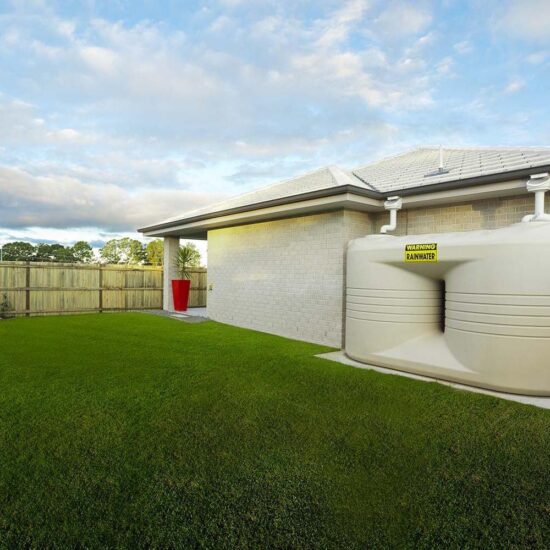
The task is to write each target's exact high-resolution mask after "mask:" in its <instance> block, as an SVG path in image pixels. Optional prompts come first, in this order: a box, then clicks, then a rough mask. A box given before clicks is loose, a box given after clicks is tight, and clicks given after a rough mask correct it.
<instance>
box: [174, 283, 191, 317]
mask: <svg viewBox="0 0 550 550" xmlns="http://www.w3.org/2000/svg"><path fill="white" fill-rule="evenodd" d="M190 288H191V281H190V280H189V279H172V296H173V297H174V309H175V310H176V311H187V305H188V304H189V289H190Z"/></svg>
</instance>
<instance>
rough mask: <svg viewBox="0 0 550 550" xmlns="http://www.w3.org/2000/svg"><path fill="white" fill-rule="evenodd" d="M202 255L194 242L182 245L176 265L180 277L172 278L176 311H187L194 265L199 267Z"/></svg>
mask: <svg viewBox="0 0 550 550" xmlns="http://www.w3.org/2000/svg"><path fill="white" fill-rule="evenodd" d="M200 259H201V255H200V252H199V251H198V250H197V247H196V246H195V245H194V244H191V243H188V244H186V245H185V246H181V247H180V248H179V250H178V253H177V255H176V260H175V265H174V267H175V268H176V269H177V271H178V275H179V277H180V278H179V279H172V296H173V298H174V309H175V310H176V311H187V306H188V304H189V289H190V288H191V274H190V272H189V270H190V269H191V268H192V267H198V266H199V263H200Z"/></svg>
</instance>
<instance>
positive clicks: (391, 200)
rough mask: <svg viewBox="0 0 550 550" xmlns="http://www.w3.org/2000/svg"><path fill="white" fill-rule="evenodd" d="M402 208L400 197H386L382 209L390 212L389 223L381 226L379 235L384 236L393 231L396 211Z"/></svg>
mask: <svg viewBox="0 0 550 550" xmlns="http://www.w3.org/2000/svg"><path fill="white" fill-rule="evenodd" d="M402 206H403V200H402V199H401V197H388V200H387V201H385V202H384V208H385V209H386V210H389V211H390V223H389V224H387V225H383V226H382V227H381V228H380V233H382V234H385V233H388V232H389V231H395V228H396V227H397V211H398V210H401V207H402Z"/></svg>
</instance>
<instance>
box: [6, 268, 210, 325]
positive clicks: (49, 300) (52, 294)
mask: <svg viewBox="0 0 550 550" xmlns="http://www.w3.org/2000/svg"><path fill="white" fill-rule="evenodd" d="M162 292H163V290H162V267H149V266H139V267H136V266H124V265H87V264H61V263H42V262H1V263H0V304H1V303H2V301H3V299H4V295H6V296H7V301H8V306H9V313H10V314H15V315H27V316H28V315H49V314H70V313H82V312H94V311H95V312H102V311H124V310H136V309H161V308H162ZM205 305H206V269H205V268H194V269H192V270H191V292H190V296H189V306H190V307H203V306H205Z"/></svg>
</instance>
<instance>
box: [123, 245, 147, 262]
mask: <svg viewBox="0 0 550 550" xmlns="http://www.w3.org/2000/svg"><path fill="white" fill-rule="evenodd" d="M128 241H129V243H128V244H127V247H128V252H127V254H126V258H127V260H126V263H128V264H144V263H145V262H146V261H147V253H146V252H145V246H144V244H143V243H142V242H140V241H138V240H136V239H128Z"/></svg>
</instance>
